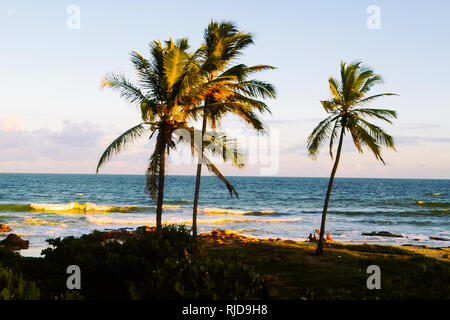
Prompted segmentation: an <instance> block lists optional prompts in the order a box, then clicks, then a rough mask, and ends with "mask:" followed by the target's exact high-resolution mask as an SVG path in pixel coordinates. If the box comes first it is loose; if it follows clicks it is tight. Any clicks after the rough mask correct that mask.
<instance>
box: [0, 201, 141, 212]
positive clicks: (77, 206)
mask: <svg viewBox="0 0 450 320" xmlns="http://www.w3.org/2000/svg"><path fill="white" fill-rule="evenodd" d="M145 210H148V208H144V207H137V206H108V205H99V204H95V203H90V202H87V203H77V202H70V203H29V204H0V212H1V211H3V212H5V211H6V212H50V213H87V212H141V211H145Z"/></svg>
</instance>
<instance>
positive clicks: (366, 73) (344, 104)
mask: <svg viewBox="0 0 450 320" xmlns="http://www.w3.org/2000/svg"><path fill="white" fill-rule="evenodd" d="M382 81H383V78H382V77H381V76H380V75H378V74H375V73H374V72H373V71H372V70H370V69H369V68H366V67H363V66H361V62H354V63H351V64H349V65H346V64H345V63H343V62H341V81H340V82H339V81H338V80H336V79H334V78H332V77H331V78H330V79H329V80H328V83H329V85H330V91H331V95H332V96H333V97H332V98H331V99H330V100H325V101H321V103H322V107H323V108H324V109H325V111H326V112H327V113H328V114H330V115H329V116H328V117H327V118H326V119H325V120H323V121H321V122H320V123H319V124H318V126H317V127H316V128H315V129H314V130H313V132H312V133H311V135H310V136H309V137H308V145H307V148H308V153H309V155H310V156H311V157H313V158H316V156H317V154H318V152H319V148H320V146H321V145H322V144H323V143H324V142H325V140H326V139H329V140H330V143H329V152H330V156H331V158H333V146H334V141H335V139H336V138H337V137H338V135H339V143H338V147H337V151H336V159H335V161H334V165H333V169H332V170H331V176H330V180H329V182H328V189H327V194H326V197H325V203H324V206H323V212H322V222H321V225H320V235H319V243H318V245H317V250H316V254H317V255H320V254H322V250H323V243H324V235H325V221H326V217H327V210H328V203H329V201H330V196H331V191H332V189H333V182H334V176H335V175H336V171H337V168H338V164H339V159H340V157H341V150H342V144H343V142H344V136H345V133H346V132H348V133H350V135H351V137H352V139H353V143H354V145H355V146H356V149H357V150H358V151H359V152H360V153H362V152H363V149H362V147H363V146H366V147H367V148H369V150H370V151H372V153H373V154H374V155H375V158H376V159H377V160H381V161H382V162H383V163H384V160H383V158H382V157H381V147H382V146H385V147H387V148H391V149H393V150H395V147H394V139H393V138H392V137H391V136H390V135H389V134H387V133H386V132H385V131H383V129H381V128H380V127H378V126H376V125H374V124H373V123H371V122H368V121H367V120H366V119H367V118H371V119H373V118H375V119H378V120H382V121H385V122H387V123H389V124H391V123H392V122H391V119H393V118H397V113H396V112H395V111H392V110H388V109H373V108H367V105H368V104H371V103H372V102H373V101H374V100H376V99H377V98H380V97H383V96H389V95H394V94H393V93H381V94H376V95H373V96H369V97H367V93H368V92H369V91H370V89H371V88H372V87H373V86H374V85H375V84H378V83H381V82H382ZM358 107H360V108H358Z"/></svg>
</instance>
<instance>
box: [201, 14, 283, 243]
mask: <svg viewBox="0 0 450 320" xmlns="http://www.w3.org/2000/svg"><path fill="white" fill-rule="evenodd" d="M251 44H253V39H252V35H251V34H250V33H244V32H240V31H239V30H238V29H237V28H236V26H235V25H234V24H233V23H231V22H215V21H211V23H210V24H209V25H208V27H207V28H206V30H205V33H204V39H203V44H202V45H201V47H200V48H199V49H198V50H197V52H196V53H195V56H196V57H197V65H198V69H197V72H198V74H199V76H200V78H201V85H200V86H199V90H198V94H199V95H200V96H202V97H203V105H201V106H198V107H197V108H195V109H193V110H192V112H195V113H196V114H198V113H201V117H202V129H201V132H202V137H204V134H205V132H206V128H207V124H208V122H209V124H210V126H211V127H212V128H213V129H214V128H215V127H216V125H217V124H218V122H220V119H221V118H222V117H223V116H224V115H225V114H227V113H233V114H235V115H238V116H239V117H241V118H243V119H244V120H245V121H246V122H247V123H249V124H250V125H251V126H252V127H253V128H255V129H256V130H258V131H261V132H263V131H264V126H263V124H262V121H261V120H260V119H259V117H258V115H257V113H256V112H259V113H263V112H270V111H269V108H268V107H267V105H266V104H265V103H264V102H262V101H260V100H257V98H275V88H274V87H273V86H272V85H271V84H269V83H266V82H263V81H258V80H255V79H249V78H248V77H249V76H250V75H251V74H253V73H255V72H259V71H263V70H268V69H274V67H272V66H268V65H255V66H251V67H248V66H246V65H245V64H233V63H234V62H235V61H236V59H237V58H238V57H239V56H241V55H242V51H243V49H245V48H246V47H248V46H249V45H251ZM202 154H203V150H202V152H201V153H200V154H199V161H198V163H197V174H196V181H195V194H194V206H193V221H192V233H193V235H194V236H196V235H197V211H198V199H199V193H200V180H201V171H202V161H201V157H202ZM230 194H231V195H232V193H230ZM235 194H236V196H237V193H235Z"/></svg>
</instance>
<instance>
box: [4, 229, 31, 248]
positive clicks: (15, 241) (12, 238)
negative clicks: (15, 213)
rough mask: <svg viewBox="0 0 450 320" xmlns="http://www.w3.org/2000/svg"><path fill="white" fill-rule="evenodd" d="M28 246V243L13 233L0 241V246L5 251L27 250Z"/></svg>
mask: <svg viewBox="0 0 450 320" xmlns="http://www.w3.org/2000/svg"><path fill="white" fill-rule="evenodd" d="M29 244H30V241H28V240H23V239H22V238H21V237H19V236H18V235H16V234H13V233H11V234H9V235H8V236H7V237H6V239H5V240H3V241H0V245H3V246H4V247H5V248H6V249H9V250H22V249H28V245H29Z"/></svg>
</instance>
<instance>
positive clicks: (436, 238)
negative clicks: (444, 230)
mask: <svg viewBox="0 0 450 320" xmlns="http://www.w3.org/2000/svg"><path fill="white" fill-rule="evenodd" d="M430 239H432V240H438V241H450V239H446V238H439V237H433V236H431V237H430Z"/></svg>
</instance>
